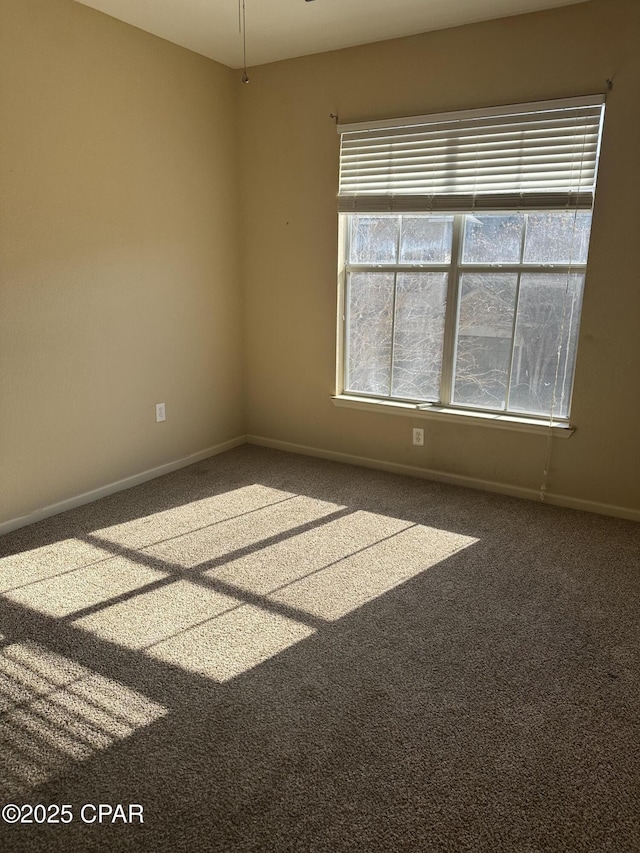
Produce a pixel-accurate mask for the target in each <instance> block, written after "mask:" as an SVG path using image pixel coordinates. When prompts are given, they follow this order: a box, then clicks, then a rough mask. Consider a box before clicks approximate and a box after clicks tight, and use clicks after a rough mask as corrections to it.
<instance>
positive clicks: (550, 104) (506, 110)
mask: <svg viewBox="0 0 640 853" xmlns="http://www.w3.org/2000/svg"><path fill="white" fill-rule="evenodd" d="M604 102H605V96H604V95H603V94H602V93H601V92H596V93H595V94H593V95H583V96H581V97H577V98H561V99H556V100H552V101H529V102H528V103H526V104H504V105H503V106H496V107H487V108H486V109H473V110H454V111H452V112H448V113H432V114H431V115H428V114H427V115H422V116H399V117H398V118H389V119H381V120H380V121H360V122H351V123H350V124H339V125H337V126H336V129H337V132H338V133H339V134H342V133H352V132H355V131H358V130H377V129H378V128H382V127H412V126H413V125H418V124H436V123H438V122H446V121H458V120H459V119H467V118H486V117H487V116H505V115H519V114H520V113H530V112H544V111H545V110H555V109H557V110H561V109H570V108H571V107H591V106H594V105H596V104H599V103H600V104H604Z"/></svg>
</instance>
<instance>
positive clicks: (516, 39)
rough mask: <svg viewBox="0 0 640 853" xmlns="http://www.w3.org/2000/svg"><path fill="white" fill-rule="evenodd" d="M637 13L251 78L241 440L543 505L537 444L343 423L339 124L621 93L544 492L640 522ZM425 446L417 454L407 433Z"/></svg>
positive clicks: (542, 17) (345, 55) (343, 56)
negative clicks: (529, 493)
mask: <svg viewBox="0 0 640 853" xmlns="http://www.w3.org/2000/svg"><path fill="white" fill-rule="evenodd" d="M639 44H640V3H638V2H637V0H592V2H590V3H584V4H580V5H577V6H570V7H566V8H562V9H558V10H554V11H550V12H543V13H538V14H534V15H525V16H519V17H515V18H511V19H504V20H500V21H493V22H489V23H486V24H478V25H472V26H468V27H463V28H459V29H453V30H447V31H440V32H435V33H429V34H425V35H422V36H417V37H412V38H407V39H401V40H395V41H390V42H384V43H380V44H376V45H368V46H364V47H358V48H353V49H349V50H344V51H338V52H335V53H331V54H324V55H319V56H312V57H306V58H302V59H297V60H291V61H287V62H281V63H275V64H272V65H268V66H263V67H260V68H257V69H253V71H252V74H251V83H250V85H248V86H245V87H242V88H241V91H240V106H241V116H242V122H241V139H242V147H241V151H242V158H241V163H240V165H241V179H242V187H243V194H242V202H243V210H244V227H243V234H244V248H245V251H244V258H245V261H244V264H245V266H244V275H245V289H246V315H245V323H246V326H245V334H246V342H247V350H246V351H247V362H246V363H247V433H249V434H252V435H255V436H261V437H265V438H267V439H270V440H276V441H283V442H290V443H293V444H298V445H303V446H306V447H312V448H319V449H321V450H330V451H333V452H340V453H346V454H351V455H357V456H361V457H370V458H374V459H378V460H385V461H388V462H392V463H396V464H403V465H411V466H417V467H419V468H426V469H432V470H435V471H438V472H443V473H445V474H456V475H461V476H466V477H471V478H477V479H480V480H488V481H492V482H495V483H498V484H502V485H505V486H507V487H517V488H527V489H537V488H539V486H540V484H541V481H542V471H543V465H544V460H545V456H546V447H547V440H546V438H545V437H541V436H536V435H529V434H522V433H515V432H506V431H503V430H496V429H489V428H486V427H477V426H471V425H468V424H460V425H458V424H451V423H442V422H435V421H434V420H415V421H414V420H413V419H409V418H406V417H398V416H395V415H389V414H378V413H368V412H362V411H354V410H349V409H337V408H335V407H334V406H333V405H332V403H331V401H330V395H331V394H332V393H333V390H334V358H335V355H334V353H335V325H336V322H335V316H336V241H337V228H336V220H337V217H336V199H335V195H336V189H337V165H338V137H337V134H336V129H335V126H334V124H333V122H332V120H331V119H330V118H329V114H330V113H332V112H333V113H338V114H339V116H340V119H341V121H344V122H349V121H358V120H365V119H376V118H386V117H394V116H402V115H416V114H424V113H430V112H441V111H447V110H455V109H462V108H473V107H482V106H487V105H494V104H503V103H516V102H523V101H532V100H543V99H550V98H555V97H566V96H572V95H582V94H588V93H592V92H598V91H603V90H604V88H605V81H606V79H607V78H609V77H612V78H613V79H614V90H613V92H612V93H611V95H610V98H609V102H608V109H607V119H606V132H605V138H604V145H603V150H602V162H601V172H600V181H599V190H598V196H597V202H596V210H595V215H594V225H593V232H592V233H593V237H592V244H591V257H590V267H589V274H588V279H587V285H586V294H585V302H584V310H583V317H582V327H581V335H580V345H579V355H578V364H577V375H576V382H575V392H574V405H573V417H572V420H573V422H574V424H575V427H576V432H575V434H574V436H573V437H572V438H571V439H569V440H568V441H567V440H554V442H553V446H552V467H551V477H550V482H549V490H550V492H553V493H555V494H557V495H564V496H568V497H570V498H572V499H577V500H578V501H595V502H598V503H601V504H602V503H604V504H611V505H614V506H619V507H626V508H630V509H635V510H638V509H640V485H639V480H640V476H639V475H640V461H639V442H638V437H637V436H638V423H639V419H640V394H639V393H638V381H639V380H638V375H639V371H640V335H639V333H638V329H639V328H640V272H639V268H638V265H637V262H636V255H637V246H636V244H637V239H638V238H637V235H638V234H640V206H639V205H638V204H637V201H636V200H637V198H638V197H640V172H639V171H638V169H637V168H636V165H635V164H636V163H637V156H638V151H640V52H639V51H638V45H639ZM412 426H423V427H424V428H425V447H424V448H416V447H413V446H411V427H412Z"/></svg>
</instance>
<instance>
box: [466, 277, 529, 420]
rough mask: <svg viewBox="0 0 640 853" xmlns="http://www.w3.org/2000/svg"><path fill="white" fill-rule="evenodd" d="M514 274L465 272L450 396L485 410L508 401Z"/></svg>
mask: <svg viewBox="0 0 640 853" xmlns="http://www.w3.org/2000/svg"><path fill="white" fill-rule="evenodd" d="M517 282H518V276H517V274H516V273H464V274H463V275H461V276H460V303H459V308H458V334H457V340H456V363H455V377H454V391H453V401H454V402H455V403H460V404H462V405H468V406H480V407H482V408H486V409H504V408H505V406H506V394H507V377H508V372H509V362H510V360H511V335H512V331H513V315H514V310H515V297H516V287H517Z"/></svg>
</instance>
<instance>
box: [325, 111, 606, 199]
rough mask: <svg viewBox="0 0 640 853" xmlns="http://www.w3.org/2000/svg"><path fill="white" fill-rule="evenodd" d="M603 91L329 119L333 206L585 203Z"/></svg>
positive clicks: (592, 185) (594, 165) (592, 175)
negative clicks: (342, 121)
mask: <svg viewBox="0 0 640 853" xmlns="http://www.w3.org/2000/svg"><path fill="white" fill-rule="evenodd" d="M603 117H604V98H603V97H602V96H599V95H597V96H592V97H586V98H572V99H569V100H563V101H544V102H539V103H532V104H517V105H514V106H508V107H499V108H494V109H490V110H470V111H465V112H458V113H447V114H442V115H433V116H417V117H412V118H405V119H393V120H389V121H381V122H371V123H364V124H352V125H339V126H338V132H339V133H340V139H341V142H340V189H339V195H338V200H339V209H340V211H343V212H351V211H356V212H358V211H362V212H375V211H378V212H380V211H386V210H393V211H401V212H403V211H404V212H410V211H415V210H452V211H455V210H473V209H485V210H487V209H501V210H511V209H535V208H544V209H551V208H560V209H561V208H566V207H572V208H575V207H580V208H589V207H591V205H592V203H593V195H594V191H595V184H596V172H597V164H598V153H599V145H600V135H601V129H602V121H603Z"/></svg>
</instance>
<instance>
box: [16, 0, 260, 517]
mask: <svg viewBox="0 0 640 853" xmlns="http://www.w3.org/2000/svg"><path fill="white" fill-rule="evenodd" d="M236 88H237V86H236V80H235V76H234V75H233V74H232V72H231V71H229V69H226V68H224V67H222V66H220V65H217V64H216V63H213V62H211V61H209V60H207V59H204V58H203V57H200V56H197V55H195V54H193V53H190V52H189V51H186V50H183V49H181V48H179V47H176V46H174V45H171V44H169V43H168V42H165V41H162V40H160V39H157V38H154V37H153V36H150V35H147V34H146V33H143V32H141V31H140V30H136V29H134V28H133V27H129V26H127V25H125V24H122V23H120V22H118V21H115V20H114V19H112V18H109V17H107V16H105V15H102V14H99V13H98V12H95V11H94V10H91V9H88V8H86V7H84V6H81V5H79V4H76V3H72V2H71V0H1V2H0V265H1V266H0V276H1V278H0V523H1V522H2V521H5V520H7V519H15V518H17V517H19V516H22V515H24V514H28V513H31V512H33V511H34V510H36V509H40V508H42V507H45V506H47V505H49V504H52V503H55V502H57V501H62V500H65V499H67V498H70V497H73V496H76V495H79V494H81V493H83V492H86V491H87V490H92V489H95V488H97V487H101V486H104V485H105V484H109V483H113V482H114V481H117V480H120V479H121V478H126V477H129V476H131V475H136V474H138V473H140V472H142V471H144V470H145V469H149V468H153V467H156V466H159V465H162V464H164V463H168V462H171V461H173V460H177V459H180V458H182V457H185V456H187V455H189V454H192V453H196V452H198V451H202V450H204V449H206V448H209V447H211V446H213V445H216V444H218V443H219V442H224V441H226V440H228V439H231V438H233V437H235V436H238V435H239V434H241V433H242V432H243V394H242V390H243V389H242V383H243V377H242V369H241V368H242V341H241V315H240V312H241V303H240V295H241V289H240V287H239V281H238V248H239V247H238V227H237V203H236V202H237V186H236V173H235V103H234V97H235V91H236ZM160 401H164V402H165V403H166V405H167V421H166V423H164V424H156V423H155V408H154V404H155V403H156V402H160Z"/></svg>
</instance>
